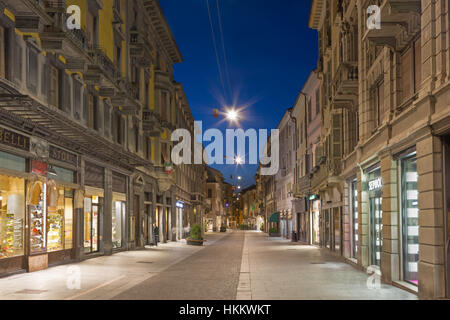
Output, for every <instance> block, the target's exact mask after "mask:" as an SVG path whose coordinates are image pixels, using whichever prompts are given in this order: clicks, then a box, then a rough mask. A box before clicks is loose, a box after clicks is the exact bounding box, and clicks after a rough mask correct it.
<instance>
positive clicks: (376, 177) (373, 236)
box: [367, 168, 383, 266]
mask: <svg viewBox="0 0 450 320" xmlns="http://www.w3.org/2000/svg"><path fill="white" fill-rule="evenodd" d="M367 181H368V183H367V190H368V192H369V210H370V211H369V214H370V221H369V225H370V253H371V254H370V255H371V264H372V265H377V266H381V253H382V251H383V250H382V249H383V211H382V200H383V199H382V196H381V189H382V180H381V169H380V168H376V169H374V170H372V171H370V172H368V173H367Z"/></svg>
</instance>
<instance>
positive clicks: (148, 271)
mask: <svg viewBox="0 0 450 320" xmlns="http://www.w3.org/2000/svg"><path fill="white" fill-rule="evenodd" d="M223 236H224V235H222V234H208V236H207V239H208V241H207V242H205V247H208V246H211V245H214V243H215V242H216V241H218V240H220V239H221V238H222V237H223ZM205 247H195V246H187V245H186V244H185V243H183V242H169V243H165V244H159V245H158V247H150V248H147V249H145V250H138V251H125V252H120V253H116V254H114V255H112V256H103V257H98V258H93V259H89V260H85V261H83V262H79V263H73V264H67V265H61V266H56V267H51V268H49V269H47V270H43V271H39V272H34V273H23V274H18V275H13V276H10V277H7V278H1V279H0V288H1V290H0V300H76V299H79V300H93V299H111V298H112V297H114V296H116V295H118V294H120V293H121V292H123V291H125V290H128V289H129V288H131V287H133V286H135V285H137V284H139V283H141V282H143V281H145V280H147V279H149V278H151V277H154V276H157V275H159V274H160V273H162V272H164V270H166V269H167V268H169V267H170V266H172V265H174V264H177V263H179V262H180V261H182V260H184V259H186V258H187V257H189V256H190V255H192V254H195V253H196V252H198V251H201V250H203V249H204V248H205ZM77 271H79V274H80V276H81V277H80V279H81V287H80V289H68V283H69V286H72V287H73V285H74V284H75V285H76V281H71V280H72V279H76V278H71V277H73V275H74V274H76V273H77Z"/></svg>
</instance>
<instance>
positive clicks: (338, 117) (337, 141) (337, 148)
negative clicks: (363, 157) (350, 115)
mask: <svg viewBox="0 0 450 320" xmlns="http://www.w3.org/2000/svg"><path fill="white" fill-rule="evenodd" d="M332 121H333V122H332V138H331V139H332V142H331V149H332V150H331V151H332V152H331V154H332V157H333V158H340V157H341V154H342V152H341V144H342V114H340V113H335V114H333V115H332Z"/></svg>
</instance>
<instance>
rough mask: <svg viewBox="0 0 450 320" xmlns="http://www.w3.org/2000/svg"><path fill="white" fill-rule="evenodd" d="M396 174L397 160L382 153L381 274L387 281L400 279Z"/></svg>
mask: <svg viewBox="0 0 450 320" xmlns="http://www.w3.org/2000/svg"><path fill="white" fill-rule="evenodd" d="M397 176H398V172H397V162H396V161H395V160H394V159H392V157H391V155H389V154H384V155H382V157H381V178H382V181H383V188H382V199H383V200H382V204H381V209H382V211H383V219H382V221H383V248H382V253H381V275H382V279H383V280H384V281H385V282H387V283H391V282H392V281H398V280H399V279H400V274H399V272H400V253H399V219H400V215H399V206H398V203H399V202H398V201H399V199H398V184H397V182H398V181H397V180H398V178H397Z"/></svg>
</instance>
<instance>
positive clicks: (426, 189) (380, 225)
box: [309, 0, 450, 298]
mask: <svg viewBox="0 0 450 320" xmlns="http://www.w3.org/2000/svg"><path fill="white" fill-rule="evenodd" d="M375 4H377V5H379V9H380V13H381V25H380V28H376V27H371V26H370V23H368V19H369V18H370V17H369V15H368V14H367V12H368V11H367V10H368V6H369V5H373V3H371V2H370V1H354V0H353V1H351V0H347V1H326V0H314V1H313V5H312V8H311V15H310V21H309V25H310V27H311V28H313V29H316V30H317V31H318V33H319V61H318V66H317V71H318V77H319V79H320V93H321V96H322V99H321V102H320V104H321V105H320V109H321V129H320V130H321V135H320V144H319V146H318V147H317V148H316V155H315V159H316V163H317V164H318V168H317V170H316V172H314V173H313V175H312V177H311V180H310V182H311V191H312V192H311V194H315V195H317V196H318V198H319V199H320V217H321V222H320V229H321V230H320V238H321V240H320V243H321V244H322V245H323V246H324V247H326V248H329V249H330V250H331V251H333V252H334V253H335V254H338V255H343V256H344V257H346V258H347V259H348V260H349V261H350V262H352V263H355V264H357V265H358V266H360V267H362V268H364V269H367V270H368V271H370V272H374V271H375V272H376V273H379V274H381V278H382V279H383V280H384V281H386V282H388V283H391V284H393V285H396V286H400V287H402V288H405V289H408V290H410V291H413V292H417V293H418V295H419V297H422V298H441V297H446V296H447V297H448V296H449V291H450V289H449V275H450V271H449V270H450V265H449V261H450V259H449V252H448V250H447V248H448V243H449V240H448V239H449V231H448V230H449V223H450V221H449V217H448V214H447V212H448V211H449V210H448V208H449V193H448V192H449V190H450V189H449V184H448V181H449V180H448V174H447V172H448V170H446V168H448V167H449V166H448V163H449V160H448V159H449V158H448V135H449V132H450V108H449V101H450V91H449V65H450V59H449V58H450V56H449V42H450V39H449V37H448V35H449V31H448V26H449V14H448V12H449V11H448V9H449V4H448V1H404V2H402V5H399V4H398V3H397V2H395V1H389V0H386V1H381V2H380V1H378V2H376V3H375Z"/></svg>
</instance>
